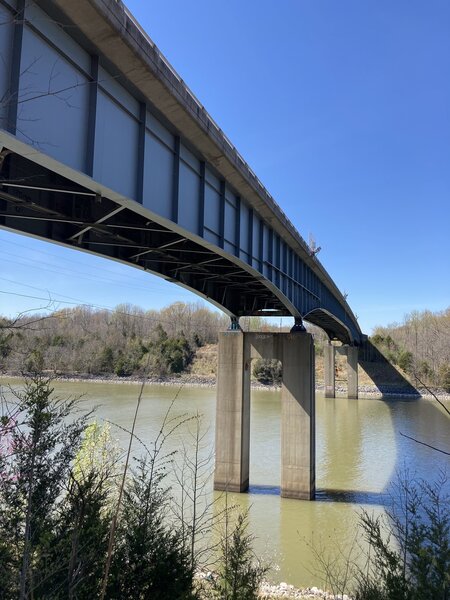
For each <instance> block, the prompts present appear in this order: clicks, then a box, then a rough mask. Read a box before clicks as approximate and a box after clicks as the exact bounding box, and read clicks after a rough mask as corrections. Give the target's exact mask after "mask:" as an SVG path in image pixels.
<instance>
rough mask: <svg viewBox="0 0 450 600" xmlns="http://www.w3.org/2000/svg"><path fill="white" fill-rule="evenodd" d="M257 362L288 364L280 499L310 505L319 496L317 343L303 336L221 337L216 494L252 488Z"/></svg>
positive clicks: (240, 334) (283, 398) (283, 396)
mask: <svg viewBox="0 0 450 600" xmlns="http://www.w3.org/2000/svg"><path fill="white" fill-rule="evenodd" d="M254 358H275V359H278V360H281V362H282V364H283V385H282V393H281V403H282V408H281V495H282V496H284V497H286V498H299V499H304V500H311V499H313V498H314V494H315V390H314V342H313V338H312V336H311V335H310V334H309V333H306V332H301V331H296V332H295V333H243V332H242V331H236V330H235V331H227V332H225V333H221V334H219V362H218V374H217V409H216V469H215V474H214V489H216V490H228V491H231V492H244V491H246V490H247V489H248V481H249V458H250V457H249V447H250V373H251V360H252V359H254ZM255 458H256V459H257V457H255Z"/></svg>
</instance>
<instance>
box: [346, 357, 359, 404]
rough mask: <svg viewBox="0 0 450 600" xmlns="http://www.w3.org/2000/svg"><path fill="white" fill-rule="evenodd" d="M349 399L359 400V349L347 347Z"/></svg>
mask: <svg viewBox="0 0 450 600" xmlns="http://www.w3.org/2000/svg"><path fill="white" fill-rule="evenodd" d="M347 397H348V398H358V348H357V347H356V346H347Z"/></svg>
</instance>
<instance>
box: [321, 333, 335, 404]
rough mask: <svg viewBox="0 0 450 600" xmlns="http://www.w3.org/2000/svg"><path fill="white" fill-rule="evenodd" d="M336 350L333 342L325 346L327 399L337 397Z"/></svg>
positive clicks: (326, 343)
mask: <svg viewBox="0 0 450 600" xmlns="http://www.w3.org/2000/svg"><path fill="white" fill-rule="evenodd" d="M335 356H336V353H335V348H334V346H333V344H332V343H331V342H329V341H328V342H325V344H324V346H323V377H324V380H325V398H335V397H336V363H335Z"/></svg>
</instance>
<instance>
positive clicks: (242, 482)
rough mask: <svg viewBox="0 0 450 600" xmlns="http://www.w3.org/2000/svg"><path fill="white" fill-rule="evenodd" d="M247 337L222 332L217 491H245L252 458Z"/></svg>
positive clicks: (218, 373) (218, 394) (216, 469)
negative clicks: (245, 342)
mask: <svg viewBox="0 0 450 600" xmlns="http://www.w3.org/2000/svg"><path fill="white" fill-rule="evenodd" d="M244 339H245V334H244V333H243V332H242V331H239V330H237V329H235V330H232V331H226V332H223V333H219V358H218V372H217V401H216V402H217V405H216V468H215V472H214V489H215V490H227V491H229V492H245V491H246V490H247V489H248V478H249V458H250V356H246V347H247V345H246V344H244Z"/></svg>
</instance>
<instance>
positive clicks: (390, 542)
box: [315, 474, 450, 600]
mask: <svg viewBox="0 0 450 600" xmlns="http://www.w3.org/2000/svg"><path fill="white" fill-rule="evenodd" d="M359 524H360V532H361V533H362V535H363V537H364V539H365V541H366V542H367V546H366V547H363V546H362V545H361V544H358V543H356V544H355V545H354V546H353V547H352V549H351V551H350V552H349V553H347V554H346V555H345V554H343V555H342V556H341V557H340V558H339V559H336V557H334V556H331V557H330V556H326V557H325V556H324V555H323V554H321V552H320V551H318V550H317V549H315V554H316V558H317V559H318V560H319V564H321V566H322V570H323V575H324V578H325V579H326V582H327V585H328V586H329V587H331V589H332V591H333V593H334V594H344V593H347V594H350V595H351V597H352V598H354V600H449V598H450V495H449V491H448V480H447V478H446V476H445V475H444V474H441V475H440V477H439V479H438V480H437V482H436V483H435V484H433V485H430V484H429V483H427V482H424V481H415V480H414V479H412V478H410V477H409V476H405V477H403V478H399V479H398V482H397V484H396V486H395V487H394V490H393V493H392V496H391V503H390V506H389V507H388V508H387V509H386V514H385V516H384V517H382V516H374V515H373V514H371V513H369V512H367V511H362V513H361V515H360V523H359ZM361 555H363V556H365V557H366V564H365V566H364V567H362V566H361V560H360V557H361ZM342 557H343V560H342Z"/></svg>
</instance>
